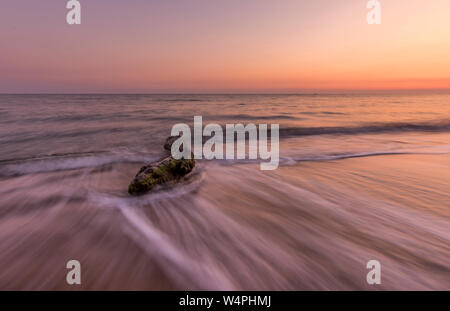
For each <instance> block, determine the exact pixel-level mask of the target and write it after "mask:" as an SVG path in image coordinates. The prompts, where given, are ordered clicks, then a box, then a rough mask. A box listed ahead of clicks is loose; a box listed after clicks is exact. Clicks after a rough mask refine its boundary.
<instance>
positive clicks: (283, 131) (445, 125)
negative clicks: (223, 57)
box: [280, 122, 450, 137]
mask: <svg viewBox="0 0 450 311" xmlns="http://www.w3.org/2000/svg"><path fill="white" fill-rule="evenodd" d="M448 131H450V122H439V123H388V124H374V125H363V126H356V127H343V126H334V127H290V128H280V137H295V136H314V135H357V134H378V133H395V132H448Z"/></svg>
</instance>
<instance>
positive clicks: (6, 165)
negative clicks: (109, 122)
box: [0, 151, 160, 177]
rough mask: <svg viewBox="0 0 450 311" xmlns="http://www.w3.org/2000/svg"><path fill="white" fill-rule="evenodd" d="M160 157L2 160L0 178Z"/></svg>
mask: <svg viewBox="0 0 450 311" xmlns="http://www.w3.org/2000/svg"><path fill="white" fill-rule="evenodd" d="M159 158H160V157H159V156H158V155H156V154H133V153H125V152H117V153H114V152H106V151H105V152H98V153H97V154H95V153H91V154H89V153H86V154H85V155H81V154H66V155H53V156H45V157H31V158H27V159H22V160H3V161H2V162H3V165H1V163H0V177H14V176H21V175H27V174H36V173H46V172H57V171H67V170H75V169H83V168H98V167H101V166H105V165H112V164H120V163H146V162H153V161H156V160H157V159H159Z"/></svg>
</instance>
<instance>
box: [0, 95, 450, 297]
mask: <svg viewBox="0 0 450 311" xmlns="http://www.w3.org/2000/svg"><path fill="white" fill-rule="evenodd" d="M194 115H201V116H203V122H204V124H206V123H219V124H221V125H224V124H226V123H239V122H241V123H244V124H245V123H256V124H260V123H279V124H280V137H281V142H280V157H281V162H280V168H279V169H278V170H275V171H260V170H259V165H257V163H254V162H250V161H204V160H203V161H198V163H197V166H196V169H195V171H194V172H193V173H192V174H191V176H189V178H188V179H187V180H185V181H184V182H183V183H181V184H179V185H177V186H176V187H171V186H167V187H160V188H158V189H156V191H154V192H153V193H152V194H149V195H146V196H142V197H137V198H134V197H129V196H128V195H127V192H126V190H127V186H128V183H129V182H130V181H131V179H132V178H133V176H134V175H135V174H136V172H137V171H138V169H139V168H140V166H142V165H143V164H145V163H147V162H151V161H153V160H156V159H158V158H160V157H161V156H163V155H164V151H163V149H162V145H163V142H164V140H165V138H166V137H167V136H168V135H169V134H170V129H171V127H172V126H173V125H174V124H176V123H180V122H183V123H188V124H191V123H192V122H193V116H194ZM0 146H1V150H2V152H1V153H0V195H1V205H0V237H1V238H0V241H1V243H0V265H1V266H2V269H0V288H2V289H72V287H70V286H68V285H67V284H66V282H65V275H66V272H67V270H66V268H65V265H66V263H67V261H68V260H70V259H77V260H79V261H80V262H81V265H82V287H81V288H83V289H125V290H126V289H219V290H222V289H225V290H226V289H231V290H233V289H248V290H254V289H276V290H277V289H447V290H448V289H450V281H449V280H450V278H449V276H450V263H449V258H450V229H449V228H450V226H449V225H450V203H449V202H450V195H449V189H450V174H449V168H450V158H449V153H450V94H447V93H415V94H378V95H0ZM371 259H377V260H379V261H380V262H381V265H382V284H381V285H380V286H378V287H373V286H369V285H368V284H367V283H366V274H367V272H368V270H367V269H366V263H367V262H368V261H369V260H371Z"/></svg>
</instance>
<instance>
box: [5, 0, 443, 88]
mask: <svg viewBox="0 0 450 311" xmlns="http://www.w3.org/2000/svg"><path fill="white" fill-rule="evenodd" d="M79 1H80V3H81V6H82V10H81V14H82V17H81V18H82V23H81V25H68V24H67V23H66V14H67V12H68V10H67V9H66V2H67V1H66V0H39V1H29V0H0V6H1V11H0V93H91V92H94V93H96V92H97V93H128V92H130V93H141V92H142V93H152V92H157V93H161V92H162V93H165V92H168V93H171V92H175V93H179V92H259V91H262V92H272V91H273V92H277V91H281V92H283V91H302V90H317V91H320V90H373V89H429V88H431V89H438V88H450V57H449V56H450V18H449V17H450V1H448V0H427V1H424V0H379V1H380V3H381V12H382V23H381V25H368V24H367V22H366V15H367V13H368V11H369V10H368V9H367V8H366V4H367V0H314V1H312V0H308V1H306V0H305V1H302V0H280V1H275V0H121V1H119V0H79Z"/></svg>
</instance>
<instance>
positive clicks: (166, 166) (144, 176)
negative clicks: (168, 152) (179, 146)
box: [128, 157, 195, 195]
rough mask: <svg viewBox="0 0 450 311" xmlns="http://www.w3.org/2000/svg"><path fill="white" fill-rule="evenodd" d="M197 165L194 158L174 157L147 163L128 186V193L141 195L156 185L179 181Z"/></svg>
mask: <svg viewBox="0 0 450 311" xmlns="http://www.w3.org/2000/svg"><path fill="white" fill-rule="evenodd" d="M194 167H195V160H194V159H180V160H176V159H174V158H172V157H168V158H165V159H163V160H161V161H159V162H156V163H152V164H149V165H146V166H144V167H142V168H141V169H140V171H139V172H138V173H137V175H136V177H135V178H134V180H133V181H132V182H131V184H130V185H129V186H128V193H129V194H131V195H139V194H144V193H146V192H149V191H150V190H152V189H153V187H154V186H156V185H159V184H164V183H167V182H170V181H174V182H176V181H178V180H180V179H181V178H182V177H184V176H185V175H187V174H189V173H190V172H191V171H192V170H193V169H194Z"/></svg>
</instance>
